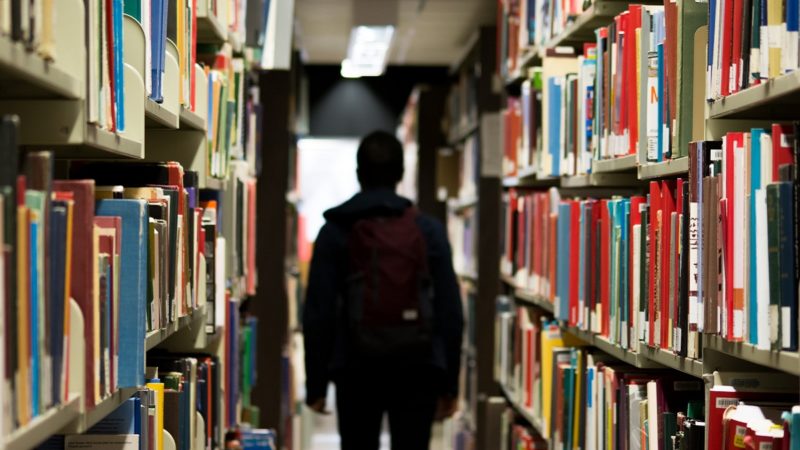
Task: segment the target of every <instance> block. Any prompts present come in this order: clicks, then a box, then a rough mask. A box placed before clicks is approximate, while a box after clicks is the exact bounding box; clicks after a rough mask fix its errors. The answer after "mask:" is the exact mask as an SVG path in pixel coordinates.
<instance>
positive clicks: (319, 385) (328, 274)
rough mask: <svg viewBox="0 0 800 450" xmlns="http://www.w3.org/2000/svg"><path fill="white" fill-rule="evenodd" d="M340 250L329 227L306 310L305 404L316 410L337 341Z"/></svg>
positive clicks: (316, 257) (315, 260) (320, 241)
mask: <svg viewBox="0 0 800 450" xmlns="http://www.w3.org/2000/svg"><path fill="white" fill-rule="evenodd" d="M337 247H338V245H337V242H336V230H335V229H333V226H332V225H330V224H326V225H324V226H323V227H322V229H321V230H320V232H319V235H318V236H317V240H316V243H315V244H314V254H313V256H312V258H311V270H310V273H309V277H308V288H307V290H306V301H305V304H304V307H303V334H304V342H305V363H306V403H307V404H308V405H309V406H312V407H317V408H318V407H319V405H320V404H322V405H323V407H324V400H325V397H326V396H327V391H328V383H329V382H330V373H329V366H330V362H331V358H332V355H333V349H334V342H335V341H336V336H335V333H336V300H337V299H336V296H337V293H338V287H339V277H338V260H337V254H338V252H337ZM320 402H322V403H320ZM320 412H321V411H320Z"/></svg>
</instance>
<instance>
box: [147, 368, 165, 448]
mask: <svg viewBox="0 0 800 450" xmlns="http://www.w3.org/2000/svg"><path fill="white" fill-rule="evenodd" d="M146 387H147V389H150V390H151V391H153V392H155V393H156V430H155V432H156V450H163V449H164V383H160V382H154V383H147V384H146Z"/></svg>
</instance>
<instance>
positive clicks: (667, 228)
mask: <svg viewBox="0 0 800 450" xmlns="http://www.w3.org/2000/svg"><path fill="white" fill-rule="evenodd" d="M674 211H675V181H674V180H664V181H662V182H661V261H660V263H661V271H660V275H661V286H660V288H661V306H660V308H659V311H661V348H667V347H669V337H670V334H671V333H672V329H671V328H670V326H669V317H670V308H669V300H670V281H671V280H670V277H671V276H672V265H671V263H670V255H671V254H672V253H673V252H674V249H673V248H672V242H671V239H670V236H671V233H672V213H673V212H674Z"/></svg>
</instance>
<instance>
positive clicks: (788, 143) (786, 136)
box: [772, 123, 797, 181]
mask: <svg viewBox="0 0 800 450" xmlns="http://www.w3.org/2000/svg"><path fill="white" fill-rule="evenodd" d="M796 138H797V137H796V136H794V132H793V131H792V126H791V125H781V124H778V123H776V124H773V125H772V181H780V176H779V172H778V170H779V169H780V168H781V166H783V165H785V164H789V165H791V164H794V156H793V155H792V145H793V143H794V140H795V139H796Z"/></svg>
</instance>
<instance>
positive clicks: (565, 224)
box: [556, 202, 572, 320]
mask: <svg viewBox="0 0 800 450" xmlns="http://www.w3.org/2000/svg"><path fill="white" fill-rule="evenodd" d="M571 211H572V205H570V204H569V203H568V202H562V203H561V204H559V205H558V230H556V232H557V233H558V254H557V255H556V258H557V261H556V296H557V297H558V298H557V299H556V300H557V301H558V305H559V307H558V314H557V315H556V318H557V319H560V320H568V319H569V251H570V236H569V231H570V230H569V225H570V215H571V214H570V213H571Z"/></svg>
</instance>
